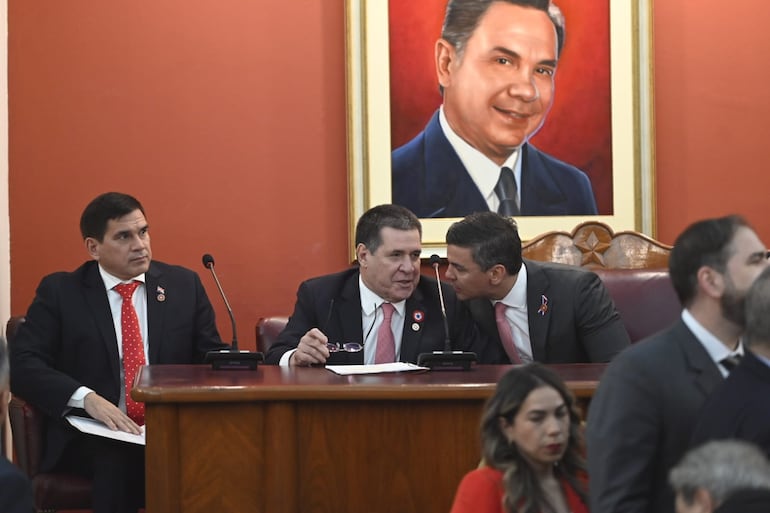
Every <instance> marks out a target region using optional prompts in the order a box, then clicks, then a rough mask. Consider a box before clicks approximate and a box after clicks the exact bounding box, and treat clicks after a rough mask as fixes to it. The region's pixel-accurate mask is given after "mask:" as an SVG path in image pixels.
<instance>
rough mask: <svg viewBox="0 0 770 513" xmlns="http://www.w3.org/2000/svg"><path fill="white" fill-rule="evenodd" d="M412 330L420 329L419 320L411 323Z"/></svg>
mask: <svg viewBox="0 0 770 513" xmlns="http://www.w3.org/2000/svg"><path fill="white" fill-rule="evenodd" d="M412 331H420V323H419V322H413V323H412Z"/></svg>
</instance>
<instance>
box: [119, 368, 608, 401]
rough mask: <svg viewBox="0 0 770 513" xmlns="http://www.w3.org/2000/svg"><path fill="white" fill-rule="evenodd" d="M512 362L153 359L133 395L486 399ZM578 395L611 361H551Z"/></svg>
mask: <svg viewBox="0 0 770 513" xmlns="http://www.w3.org/2000/svg"><path fill="white" fill-rule="evenodd" d="M512 367H513V366H511V365H475V366H473V367H472V368H471V369H470V370H468V371H447V370H436V371H410V372H399V373H386V374H369V375H354V376H340V375H337V374H335V373H333V372H331V371H330V370H327V369H325V368H322V367H319V368H309V367H279V366H274V365H260V366H259V368H258V369H257V370H255V371H248V370H212V369H211V368H210V367H209V366H208V365H148V366H144V367H142V368H141V369H140V372H139V376H138V378H137V383H136V386H134V389H133V390H132V393H131V395H132V397H133V398H134V399H136V400H138V401H143V402H145V403H148V404H151V403H170V402H232V401H236V402H238V401H255V400H260V401H270V400H273V401H278V400H335V401H338V400H362V399H368V400H423V399H437V400H441V399H447V400H457V399H479V398H481V399H484V398H487V397H489V396H490V395H492V392H493V391H494V389H495V384H496V383H497V381H498V380H499V379H500V378H501V377H502V375H503V374H505V372H506V371H508V370H509V369H511V368H512ZM547 367H549V368H551V369H552V370H554V371H555V372H556V373H557V374H559V375H560V376H561V377H562V379H564V381H565V383H566V384H567V387H568V388H569V389H570V390H572V392H573V393H574V394H575V396H577V397H591V396H592V395H593V392H594V391H595V390H596V387H597V385H598V383H599V377H600V376H601V374H602V372H603V371H604V369H605V367H606V364H602V363H592V364H559V365H547Z"/></svg>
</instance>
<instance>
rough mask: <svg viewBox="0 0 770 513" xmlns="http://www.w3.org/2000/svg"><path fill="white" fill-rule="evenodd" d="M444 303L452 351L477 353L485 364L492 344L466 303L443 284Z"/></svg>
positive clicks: (479, 359)
mask: <svg viewBox="0 0 770 513" xmlns="http://www.w3.org/2000/svg"><path fill="white" fill-rule="evenodd" d="M441 288H442V291H443V293H444V302H445V304H446V307H447V318H448V320H449V332H450V334H451V341H452V349H454V350H455V351H471V352H473V353H476V356H477V357H478V361H479V362H480V363H481V362H485V355H486V354H487V353H488V352H489V350H490V349H489V346H490V344H491V342H490V341H489V340H488V339H487V338H486V337H485V336H484V335H483V334H482V332H481V330H480V329H479V327H478V326H477V325H476V322H475V321H474V320H473V316H472V315H471V312H470V310H469V309H468V306H467V304H466V303H465V302H464V301H459V300H458V299H457V296H456V295H455V292H454V290H453V289H452V288H451V287H450V286H449V285H447V284H445V283H442V287H441Z"/></svg>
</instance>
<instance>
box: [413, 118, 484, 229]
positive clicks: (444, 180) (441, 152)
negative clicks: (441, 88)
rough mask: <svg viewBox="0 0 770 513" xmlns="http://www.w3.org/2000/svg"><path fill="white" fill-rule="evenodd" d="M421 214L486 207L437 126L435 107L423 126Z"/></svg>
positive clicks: (463, 212)
mask: <svg viewBox="0 0 770 513" xmlns="http://www.w3.org/2000/svg"><path fill="white" fill-rule="evenodd" d="M425 166H426V173H425V185H424V190H425V191H426V198H425V202H424V203H423V205H424V206H425V207H427V208H429V210H432V211H431V212H429V215H425V216H424V217H461V216H464V215H466V214H467V213H468V212H475V211H483V210H489V207H488V206H487V202H486V201H485V200H484V197H483V196H482V195H481V192H480V191H479V188H478V187H476V184H475V183H474V182H473V179H472V178H471V176H470V175H469V174H468V172H467V171H466V170H465V166H463V163H462V161H461V160H460V157H458V156H457V153H456V152H455V150H454V148H452V145H451V144H450V143H449V140H448V139H447V138H446V136H445V135H444V132H443V131H442V130H441V125H440V124H439V120H438V111H436V113H435V114H434V115H433V118H431V120H430V122H429V123H428V125H427V126H426V127H425Z"/></svg>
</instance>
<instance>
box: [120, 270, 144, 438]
mask: <svg viewBox="0 0 770 513" xmlns="http://www.w3.org/2000/svg"><path fill="white" fill-rule="evenodd" d="M138 286H139V282H138V281H134V282H131V283H120V284H118V285H115V291H116V292H117V293H118V294H120V295H121V297H122V298H123V305H122V306H121V307H120V329H121V333H122V336H123V373H124V375H125V378H126V413H127V414H128V416H129V418H130V419H131V420H133V421H134V422H136V423H137V424H139V425H140V426H143V425H144V403H137V402H136V401H134V400H133V399H131V389H132V388H133V386H134V378H135V377H136V373H137V372H139V367H141V366H142V365H144V343H143V342H142V332H141V331H140V329H139V318H138V317H137V316H136V310H135V309H134V302H133V301H132V300H131V297H132V296H133V295H134V291H135V290H136V287H138Z"/></svg>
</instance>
